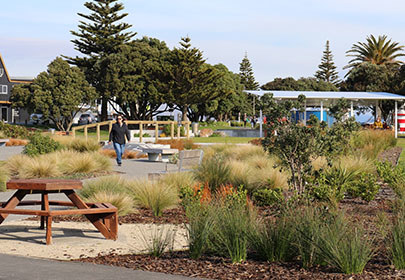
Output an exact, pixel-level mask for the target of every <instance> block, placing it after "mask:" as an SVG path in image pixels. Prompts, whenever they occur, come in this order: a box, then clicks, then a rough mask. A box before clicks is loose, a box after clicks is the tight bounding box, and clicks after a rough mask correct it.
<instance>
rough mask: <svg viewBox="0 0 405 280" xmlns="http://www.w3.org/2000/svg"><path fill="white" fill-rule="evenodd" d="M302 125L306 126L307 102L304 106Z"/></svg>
mask: <svg viewBox="0 0 405 280" xmlns="http://www.w3.org/2000/svg"><path fill="white" fill-rule="evenodd" d="M304 125H307V102H305V105H304Z"/></svg>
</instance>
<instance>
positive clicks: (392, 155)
mask: <svg viewBox="0 0 405 280" xmlns="http://www.w3.org/2000/svg"><path fill="white" fill-rule="evenodd" d="M401 152H402V148H401V147H394V148H391V149H388V150H385V151H383V152H382V153H381V154H379V155H378V159H379V160H381V161H388V162H390V163H392V165H394V166H395V165H397V163H398V159H399V157H400V155H401Z"/></svg>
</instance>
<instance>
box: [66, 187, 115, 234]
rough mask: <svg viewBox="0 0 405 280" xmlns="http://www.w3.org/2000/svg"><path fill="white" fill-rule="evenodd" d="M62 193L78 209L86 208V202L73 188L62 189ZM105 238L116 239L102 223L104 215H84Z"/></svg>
mask: <svg viewBox="0 0 405 280" xmlns="http://www.w3.org/2000/svg"><path fill="white" fill-rule="evenodd" d="M63 193H64V194H65V195H66V196H67V197H68V198H69V199H70V201H72V202H73V204H74V205H75V206H76V207H77V208H79V209H88V208H89V207H88V206H87V204H86V203H85V202H84V201H83V200H82V199H81V198H80V197H79V196H78V195H77V194H76V192H75V191H73V190H64V191H63ZM84 216H85V217H86V218H87V219H88V220H89V221H90V222H91V223H92V224H93V225H94V226H95V227H96V228H97V229H98V230H99V231H100V233H101V234H102V235H104V237H105V238H107V239H114V240H115V239H116V238H114V234H112V233H111V232H110V230H109V229H108V228H107V227H106V225H105V224H104V223H103V217H104V215H95V214H93V215H84Z"/></svg>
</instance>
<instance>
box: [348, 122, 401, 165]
mask: <svg viewBox="0 0 405 280" xmlns="http://www.w3.org/2000/svg"><path fill="white" fill-rule="evenodd" d="M350 144H351V147H352V149H354V150H355V152H354V153H356V154H358V153H361V154H362V155H363V156H365V157H366V158H368V159H372V160H374V159H376V158H377V156H378V155H379V154H380V153H381V152H382V151H384V150H386V149H388V148H390V147H395V146H396V144H397V139H396V138H395V136H394V133H393V132H392V131H387V130H371V129H366V130H362V131H359V132H357V133H355V134H354V135H353V136H352V138H351V141H350Z"/></svg>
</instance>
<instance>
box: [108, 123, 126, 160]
mask: <svg viewBox="0 0 405 280" xmlns="http://www.w3.org/2000/svg"><path fill="white" fill-rule="evenodd" d="M125 137H126V138H127V140H128V141H130V140H131V134H130V133H129V130H128V127H127V125H126V124H125V123H124V121H123V118H122V116H120V115H119V116H118V117H117V122H116V123H115V124H113V126H112V128H111V131H110V138H109V141H108V144H111V141H112V143H113V146H114V150H115V153H116V154H117V164H118V166H121V163H122V155H123V154H124V151H125Z"/></svg>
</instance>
